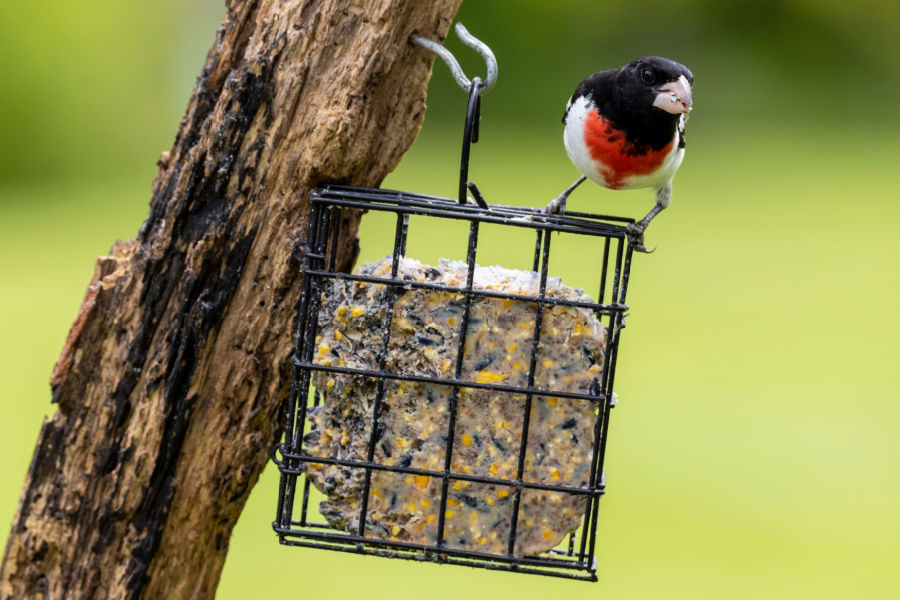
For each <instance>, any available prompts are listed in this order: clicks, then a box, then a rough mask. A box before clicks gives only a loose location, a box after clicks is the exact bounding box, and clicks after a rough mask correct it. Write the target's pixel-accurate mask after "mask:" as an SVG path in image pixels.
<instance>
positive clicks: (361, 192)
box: [311, 184, 634, 223]
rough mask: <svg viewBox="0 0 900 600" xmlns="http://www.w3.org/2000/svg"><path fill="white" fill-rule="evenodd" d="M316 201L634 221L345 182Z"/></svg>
mask: <svg viewBox="0 0 900 600" xmlns="http://www.w3.org/2000/svg"><path fill="white" fill-rule="evenodd" d="M311 194H312V196H313V200H314V201H316V202H327V201H328V200H331V199H335V198H337V199H340V198H361V199H366V200H370V201H372V202H379V203H383V204H388V203H392V204H413V205H418V204H422V205H425V206H431V205H433V204H441V205H446V207H447V208H453V209H457V210H459V211H463V212H485V211H488V212H493V213H504V212H507V213H511V214H518V215H526V216H535V217H541V218H548V219H554V220H556V219H568V220H569V221H571V220H573V219H572V218H573V217H574V218H577V219H587V220H589V221H594V222H600V223H602V222H603V221H612V222H617V223H634V219H632V218H630V217H617V216H614V215H601V214H594V213H585V212H576V211H569V210H567V211H566V212H565V213H564V214H563V215H553V216H549V217H548V215H547V214H546V213H545V212H544V209H543V208H537V207H534V206H510V205H498V204H489V205H488V208H486V209H485V208H482V207H480V206H476V205H472V204H460V203H459V200H458V199H457V198H445V197H443V196H432V195H429V194H419V193H416V192H405V191H402V190H392V189H383V188H365V187H355V186H342V185H331V184H329V185H325V186H323V187H322V188H320V189H318V190H314V191H313V192H312V193H311Z"/></svg>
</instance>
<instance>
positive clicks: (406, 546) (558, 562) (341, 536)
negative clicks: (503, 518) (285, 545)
mask: <svg viewBox="0 0 900 600" xmlns="http://www.w3.org/2000/svg"><path fill="white" fill-rule="evenodd" d="M273 529H274V530H275V532H276V533H278V534H279V536H287V537H304V538H307V539H317V540H322V541H323V542H331V543H334V544H348V545H349V544H353V545H354V546H357V545H360V544H362V545H364V546H371V547H373V548H391V549H396V550H405V551H407V552H425V553H428V554H434V555H438V556H439V555H441V554H446V555H447V556H448V557H449V556H456V557H460V558H468V559H472V560H480V561H490V562H494V563H498V562H499V563H507V564H510V565H527V566H535V567H548V568H555V569H572V570H590V565H589V564H588V563H587V562H583V563H582V562H577V561H575V560H572V559H562V558H537V557H527V556H518V557H514V556H508V555H504V554H489V553H486V552H475V551H473V550H461V549H452V548H447V547H444V546H441V547H438V546H431V545H425V544H412V543H409V542H395V541H391V540H381V539H376V538H367V537H360V536H358V535H353V534H349V533H330V532H324V531H297V530H294V529H288V528H284V527H277V526H274V525H273ZM285 541H287V540H285ZM329 548H331V547H329ZM335 549H336V548H335ZM361 553H363V554H369V552H361ZM421 560H423V561H429V560H431V559H429V558H422V559H421ZM435 562H445V561H444V560H441V559H440V558H438V560H437V561H435ZM517 570H521V569H517Z"/></svg>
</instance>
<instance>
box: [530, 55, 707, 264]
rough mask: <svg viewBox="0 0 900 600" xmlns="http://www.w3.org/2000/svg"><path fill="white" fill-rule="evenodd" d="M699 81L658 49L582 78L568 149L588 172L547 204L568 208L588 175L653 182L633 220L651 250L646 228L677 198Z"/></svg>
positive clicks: (610, 183) (637, 238)
mask: <svg viewBox="0 0 900 600" xmlns="http://www.w3.org/2000/svg"><path fill="white" fill-rule="evenodd" d="M693 85H694V75H693V73H691V71H690V69H688V68H687V67H685V66H684V65H682V64H680V63H677V62H675V61H673V60H670V59H668V58H662V57H660V56H644V57H641V58H638V59H635V60H633V61H631V62H630V63H628V64H627V65H625V66H624V67H622V68H621V69H608V70H605V71H599V72H597V73H594V74H593V75H590V76H589V77H587V78H586V79H585V80H584V81H582V82H581V83H580V84H579V85H578V87H577V88H576V89H575V93H574V94H572V97H571V98H570V99H569V102H568V103H567V104H566V110H565V113H563V118H562V122H563V125H565V130H564V133H563V140H564V142H565V146H566V152H567V153H568V155H569V159H571V161H572V163H573V164H574V165H575V166H576V167H577V168H578V170H579V171H581V172H582V176H581V177H579V178H578V179H577V180H576V181H575V183H573V184H572V185H570V186H569V187H568V188H566V189H565V190H563V192H562V193H561V194H560V195H559V196H557V197H556V198H554V199H553V200H551V201H550V203H549V204H548V205H547V207H546V208H545V209H544V212H545V213H546V214H548V215H553V214H560V215H561V214H563V213H564V212H565V207H566V199H567V198H568V197H569V194H571V193H572V191H573V190H574V189H575V188H577V187H578V186H579V185H581V184H582V183H584V181H585V180H587V179H590V180H591V181H593V182H594V183H597V184H599V185H601V186H603V187H605V188H609V189H612V190H629V189H637V188H655V190H656V203H655V205H654V206H653V209H652V210H651V211H650V212H649V213H648V214H647V216H645V217H644V218H643V219H641V220H640V221H637V222H635V223H632V224H630V225H629V226H628V228H627V234H628V237H629V239H630V241H631V242H632V247H633V248H634V249H635V250H637V251H639V252H652V251H653V250H647V248H646V247H645V246H644V231H645V230H646V229H647V226H648V225H649V224H650V221H652V220H653V218H654V217H655V216H656V215H658V214H659V212H660V211H662V210H663V209H665V208H666V207H667V206H668V205H669V202H670V200H671V199H672V178H673V177H674V176H675V172H676V171H677V170H678V167H679V166H681V161H682V160H683V159H684V147H685V143H684V127H685V124H686V123H687V120H688V116H689V114H690V112H691V108H692V107H693V100H692V98H691V92H692V87H693Z"/></svg>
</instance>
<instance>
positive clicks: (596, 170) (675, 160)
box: [563, 96, 684, 190]
mask: <svg viewBox="0 0 900 600" xmlns="http://www.w3.org/2000/svg"><path fill="white" fill-rule="evenodd" d="M592 110H595V107H594V104H593V103H592V102H590V101H589V100H588V99H587V98H585V97H583V96H582V97H579V98H576V99H573V100H569V109H568V113H567V114H566V126H565V130H564V131H563V142H564V143H565V146H566V152H567V153H568V155H569V159H570V160H571V161H572V163H573V164H574V165H575V166H576V167H577V168H578V170H579V171H581V172H582V173H584V175H585V176H586V177H587V178H588V179H590V180H591V181H593V182H594V183H596V184H598V185H601V186H603V187H609V186H608V185H607V182H606V178H605V176H604V173H605V172H609V171H610V167H609V166H607V165H605V164H604V163H603V162H602V161H598V160H595V159H594V158H593V156H591V151H590V149H589V148H588V146H587V144H586V142H585V139H584V131H585V121H586V119H587V116H588V113H589V112H590V111H592ZM683 127H684V115H681V123H680V127H677V128H676V130H675V138H674V140H673V143H672V150H671V151H670V152H669V154H668V155H666V157H665V159H664V160H663V164H662V167H661V168H660V169H657V170H656V171H655V172H654V173H652V174H650V175H634V176H631V177H627V178H625V179H624V181H623V183H624V184H623V185H622V186H621V187H619V188H617V189H625V190H627V189H637V188H661V187H665V186H667V185H669V183H670V182H671V181H672V177H674V176H675V171H677V170H678V167H679V166H681V161H682V160H683V159H684V148H679V147H678V144H679V142H680V141H681V140H680V135H679V133H678V132H679V130H681V129H682V128H683Z"/></svg>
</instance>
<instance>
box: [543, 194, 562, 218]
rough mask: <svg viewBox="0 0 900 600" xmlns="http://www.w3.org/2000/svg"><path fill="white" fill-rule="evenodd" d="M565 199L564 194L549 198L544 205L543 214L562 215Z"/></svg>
mask: <svg viewBox="0 0 900 600" xmlns="http://www.w3.org/2000/svg"><path fill="white" fill-rule="evenodd" d="M566 199H567V197H566V196H562V195H560V196H557V197H556V198H554V199H553V200H551V201H550V203H549V204H547V206H545V207H544V214H545V215H547V216H548V217H549V216H550V215H562V214H563V213H564V212H566Z"/></svg>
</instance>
